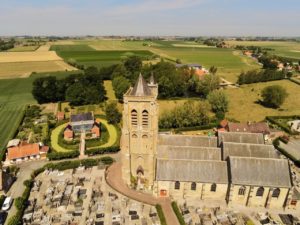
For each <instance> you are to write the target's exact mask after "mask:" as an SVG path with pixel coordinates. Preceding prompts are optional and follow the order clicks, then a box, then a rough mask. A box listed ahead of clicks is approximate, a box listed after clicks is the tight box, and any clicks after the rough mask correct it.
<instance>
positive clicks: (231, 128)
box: [218, 120, 271, 140]
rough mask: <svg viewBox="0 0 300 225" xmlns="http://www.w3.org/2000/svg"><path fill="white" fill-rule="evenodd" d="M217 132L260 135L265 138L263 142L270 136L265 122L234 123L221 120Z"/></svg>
mask: <svg viewBox="0 0 300 225" xmlns="http://www.w3.org/2000/svg"><path fill="white" fill-rule="evenodd" d="M218 131H227V132H245V133H261V134H263V135H264V136H265V140H267V139H268V138H269V135H270V134H271V131H270V128H269V125H268V124H267V123H265V122H258V123H251V122H247V123H234V122H229V121H227V120H222V121H221V122H220V124H219V128H218Z"/></svg>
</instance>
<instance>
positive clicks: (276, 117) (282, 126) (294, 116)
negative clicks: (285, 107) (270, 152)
mask: <svg viewBox="0 0 300 225" xmlns="http://www.w3.org/2000/svg"><path fill="white" fill-rule="evenodd" d="M276 119H291V120H295V119H300V116H299V115H293V116H266V120H267V121H269V122H270V123H273V124H275V125H277V126H278V127H280V128H281V129H282V130H283V131H285V132H287V133H288V134H291V135H295V134H298V132H293V131H291V129H290V128H289V127H288V126H287V125H286V124H282V123H280V122H278V121H277V120H276Z"/></svg>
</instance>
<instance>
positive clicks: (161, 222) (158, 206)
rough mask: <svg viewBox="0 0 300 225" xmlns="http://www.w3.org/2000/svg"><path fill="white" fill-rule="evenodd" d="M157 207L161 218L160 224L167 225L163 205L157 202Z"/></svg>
mask: <svg viewBox="0 0 300 225" xmlns="http://www.w3.org/2000/svg"><path fill="white" fill-rule="evenodd" d="M155 208H156V211H157V214H158V217H159V220H160V224H161V225H167V221H166V217H165V215H164V212H163V210H162V208H161V205H159V204H156V205H155Z"/></svg>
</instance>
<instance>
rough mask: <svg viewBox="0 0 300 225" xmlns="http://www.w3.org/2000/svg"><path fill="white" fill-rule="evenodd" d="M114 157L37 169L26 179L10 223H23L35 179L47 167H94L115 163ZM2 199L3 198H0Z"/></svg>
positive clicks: (64, 163) (16, 224)
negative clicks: (100, 163)
mask: <svg viewBox="0 0 300 225" xmlns="http://www.w3.org/2000/svg"><path fill="white" fill-rule="evenodd" d="M113 161H114V159H113V158H111V157H102V158H97V159H82V160H74V161H65V162H59V163H48V164H46V165H45V166H43V167H41V168H39V169H36V170H34V171H33V172H32V174H31V179H29V180H25V181H24V183H23V184H24V186H25V190H24V192H23V194H22V196H21V197H18V198H16V200H15V203H14V204H15V206H16V208H17V212H16V214H15V215H13V216H12V217H11V218H10V219H9V220H8V223H7V224H8V225H18V224H22V218H23V214H24V210H25V209H26V206H27V205H26V204H27V201H28V198H29V196H30V191H31V188H32V187H33V182H34V179H35V177H36V176H37V175H39V174H40V173H42V172H44V171H45V170H46V169H53V170H60V171H61V170H67V169H75V168H77V167H79V166H85V167H93V166H97V165H98V164H99V162H102V163H103V164H105V165H110V164H111V163H113ZM0 199H1V198H0Z"/></svg>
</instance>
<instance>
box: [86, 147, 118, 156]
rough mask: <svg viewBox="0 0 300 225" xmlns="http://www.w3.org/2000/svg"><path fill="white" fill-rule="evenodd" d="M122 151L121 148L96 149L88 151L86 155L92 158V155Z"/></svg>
mask: <svg viewBox="0 0 300 225" xmlns="http://www.w3.org/2000/svg"><path fill="white" fill-rule="evenodd" d="M119 150H120V146H110V147H106V148H94V149H86V150H85V154H87V155H89V156H91V155H99V154H105V153H115V152H118V151H119Z"/></svg>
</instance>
